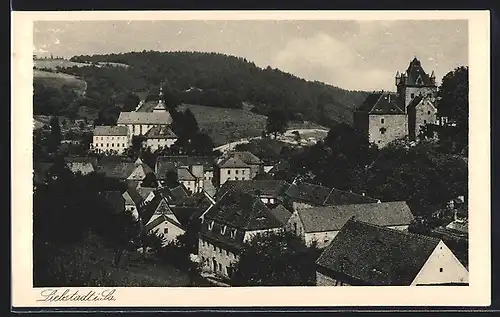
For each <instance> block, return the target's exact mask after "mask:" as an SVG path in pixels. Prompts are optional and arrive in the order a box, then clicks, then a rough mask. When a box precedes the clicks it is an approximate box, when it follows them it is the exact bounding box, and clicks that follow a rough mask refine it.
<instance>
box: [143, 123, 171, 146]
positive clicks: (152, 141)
mask: <svg viewBox="0 0 500 317" xmlns="http://www.w3.org/2000/svg"><path fill="white" fill-rule="evenodd" d="M144 136H145V138H146V141H145V142H146V147H148V148H150V149H151V152H155V151H156V150H159V149H164V148H169V147H171V146H172V144H174V143H175V141H177V135H175V133H174V132H172V130H171V129H170V127H168V126H156V127H152V128H151V129H149V131H148V132H146V134H145V135H144Z"/></svg>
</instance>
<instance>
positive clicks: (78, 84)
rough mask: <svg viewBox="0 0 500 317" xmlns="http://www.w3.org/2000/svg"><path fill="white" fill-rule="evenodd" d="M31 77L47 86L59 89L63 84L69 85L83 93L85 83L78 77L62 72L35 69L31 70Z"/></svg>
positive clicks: (85, 87) (85, 86)
mask: <svg viewBox="0 0 500 317" xmlns="http://www.w3.org/2000/svg"><path fill="white" fill-rule="evenodd" d="M33 79H34V80H35V81H38V82H41V83H43V84H44V85H46V86H47V87H52V88H57V89H60V88H62V87H63V86H65V85H66V86H69V87H71V88H73V89H75V91H77V92H78V93H80V94H83V93H85V90H86V89H87V83H86V82H85V81H84V80H83V79H80V78H77V77H75V76H72V75H68V74H63V73H52V72H47V71H42V70H37V69H35V70H34V71H33Z"/></svg>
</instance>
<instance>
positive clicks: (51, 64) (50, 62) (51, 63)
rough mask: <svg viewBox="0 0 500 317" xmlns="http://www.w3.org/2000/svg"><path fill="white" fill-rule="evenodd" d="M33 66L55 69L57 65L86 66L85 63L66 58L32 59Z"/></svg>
mask: <svg viewBox="0 0 500 317" xmlns="http://www.w3.org/2000/svg"><path fill="white" fill-rule="evenodd" d="M33 66H35V67H36V68H48V69H56V68H57V67H73V66H77V67H82V66H88V64H86V63H75V62H71V61H68V60H67V59H46V60H45V59H39V60H34V61H33Z"/></svg>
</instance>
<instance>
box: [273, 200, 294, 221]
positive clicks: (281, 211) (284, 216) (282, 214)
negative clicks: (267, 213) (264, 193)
mask: <svg viewBox="0 0 500 317" xmlns="http://www.w3.org/2000/svg"><path fill="white" fill-rule="evenodd" d="M271 213H272V214H273V215H274V217H275V218H276V219H278V221H279V222H280V223H281V224H282V225H285V224H286V223H287V222H288V220H289V219H290V217H291V216H292V213H291V212H290V211H289V210H288V209H286V208H285V207H284V206H283V205H281V204H280V205H278V206H276V207H275V208H273V209H271Z"/></svg>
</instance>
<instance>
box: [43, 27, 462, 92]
mask: <svg viewBox="0 0 500 317" xmlns="http://www.w3.org/2000/svg"><path fill="white" fill-rule="evenodd" d="M33 41H34V43H33V50H34V52H33V53H34V54H36V55H38V56H50V54H53V55H54V56H63V57H66V58H70V57H72V56H75V55H93V54H107V53H121V52H130V51H142V50H157V51H200V52H218V53H224V54H228V55H234V56H239V57H244V58H246V59H247V60H249V61H252V62H254V63H255V64H256V65H257V66H259V67H263V68H264V67H267V66H271V67H272V68H278V69H280V70H282V71H285V72H289V73H292V74H294V75H296V76H298V77H301V78H304V79H307V80H317V81H321V82H324V83H327V84H331V85H333V86H337V87H340V88H344V89H348V90H368V91H369V90H380V89H384V90H395V83H394V76H395V74H396V72H397V71H399V72H401V71H405V70H406V68H407V67H408V64H409V62H410V61H411V60H412V59H413V58H414V57H417V58H418V59H419V60H420V61H421V62H422V67H423V68H424V70H425V71H426V72H428V73H430V72H431V71H434V72H435V74H436V79H437V81H438V83H439V82H440V80H441V78H442V77H443V76H444V75H446V73H448V72H449V71H451V70H453V69H454V68H456V67H458V66H466V65H468V22H467V20H428V21H424V20H385V21H384V20H379V21H355V20H328V21H326V20H324V21H300V20H280V21H262V20H261V21H255V20H254V21H251V20H247V21H244V20H241V21H234V20H232V21H223V20H218V21H216V20H211V21H202V20H199V21H68V22H66V21H37V22H35V25H34V39H33Z"/></svg>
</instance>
